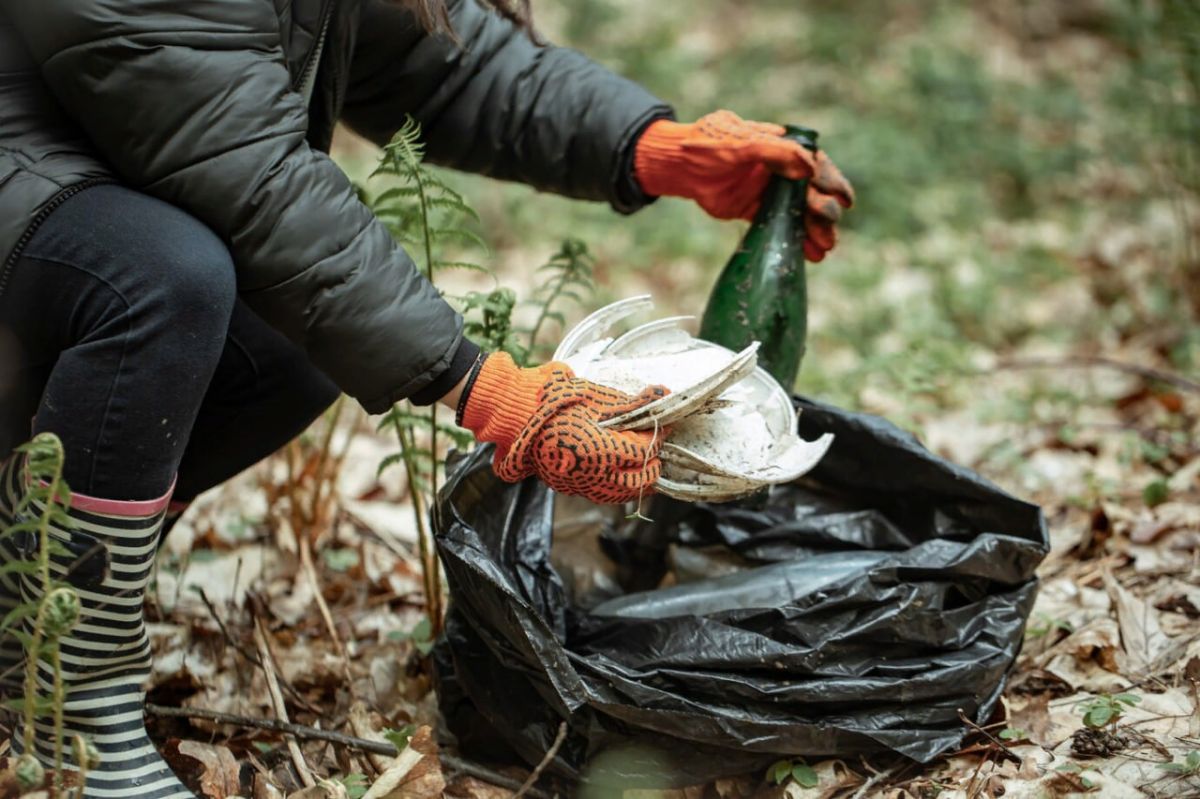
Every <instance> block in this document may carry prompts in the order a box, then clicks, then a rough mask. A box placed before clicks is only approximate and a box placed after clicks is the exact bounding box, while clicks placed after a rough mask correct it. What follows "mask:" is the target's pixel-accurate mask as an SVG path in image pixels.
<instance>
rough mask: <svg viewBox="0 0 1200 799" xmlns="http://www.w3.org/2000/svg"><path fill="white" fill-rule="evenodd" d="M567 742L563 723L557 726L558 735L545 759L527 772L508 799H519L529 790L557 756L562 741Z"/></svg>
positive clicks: (565, 728) (565, 727) (565, 724)
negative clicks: (523, 779) (519, 785)
mask: <svg viewBox="0 0 1200 799" xmlns="http://www.w3.org/2000/svg"><path fill="white" fill-rule="evenodd" d="M565 740H567V723H566V722H565V721H564V722H562V723H560V724H559V725H558V735H555V736H554V743H552V744H550V748H549V749H547V750H546V755H545V757H543V758H542V760H541V762H540V763H538V764H537V765H536V766H535V767H534V769H533V771H531V772H529V776H528V777H526V778H525V782H523V783H521V787H520V788H518V789H517V792H516V793H514V794H513V795H512V796H511V797H510V799H521V797H522V796H524V795H525V794H526V793H527V792H528V791H529V789H530V788H532V787H533V786H534V785H535V784H536V783H537V781H538V778H539V777H541V776H542V772H543V771H545V770H546V766H548V765H550V763H551V762H552V761H553V760H554V758H555V757H556V756H557V755H558V750H559V749H560V748H562V745H563V741H565Z"/></svg>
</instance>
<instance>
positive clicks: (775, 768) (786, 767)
mask: <svg viewBox="0 0 1200 799" xmlns="http://www.w3.org/2000/svg"><path fill="white" fill-rule="evenodd" d="M791 773H792V761H790V760H778V761H776V762H774V763H772V764H771V767H770V768H768V769H767V776H768V778H769V779H770V780H771V781H772V782H774V783H775V784H776V785H782V784H783V781H784V780H786V779H787V778H788V776H789V775H791Z"/></svg>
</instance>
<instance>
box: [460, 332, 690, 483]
mask: <svg viewBox="0 0 1200 799" xmlns="http://www.w3.org/2000/svg"><path fill="white" fill-rule="evenodd" d="M666 394H667V390H666V389H665V388H663V387H662V386H652V387H649V388H647V389H645V390H643V391H642V392H641V393H640V394H638V395H637V396H636V397H634V396H629V395H628V394H624V393H622V392H620V391H616V390H614V389H611V388H607V387H605V386H600V385H597V384H595V383H592V382H589V381H587V380H583V379H581V378H578V377H575V374H574V373H573V372H572V371H571V368H570V367H569V366H567V365H566V364H564V363H560V362H556V361H552V362H550V363H547V364H543V365H542V366H538V367H534V368H527V369H522V368H520V367H518V366H517V365H516V364H515V363H514V362H513V359H512V358H511V357H510V356H509V355H508V354H507V353H493V354H490V355H480V357H479V359H478V360H477V361H476V363H475V366H474V368H473V369H472V370H471V371H470V372H469V373H468V375H467V377H466V378H465V379H464V381H463V382H462V383H461V384H460V385H459V387H458V388H456V389H455V391H453V392H451V394H450V395H448V396H447V397H446V398H444V399H443V402H445V403H447V404H452V405H454V406H456V407H457V411H458V413H457V421H458V423H459V424H460V425H462V426H463V427H465V428H467V429H468V430H470V431H471V432H472V433H474V435H475V438H476V439H477V440H479V441H486V442H492V443H494V444H495V445H496V456H495V460H494V462H493V467H494V469H495V472H496V474H497V475H498V476H499V477H500V478H501V479H503V480H508V481H510V482H515V481H517V480H522V479H524V478H526V477H530V476H534V475H536V476H537V477H538V478H539V479H541V480H542V481H544V482H545V483H546V484H547V485H549V486H550V487H551V488H552V489H554V490H555V491H559V492H562V493H566V494H578V495H580V496H583V497H586V498H587V499H590V500H591V501H593V502H598V503H603V504H619V503H622V502H628V501H630V500H636V499H639V498H640V497H643V496H648V495H649V494H651V493H653V490H654V489H653V486H654V482H655V481H656V480H658V477H659V474H661V472H662V464H661V462H660V461H659V458H658V452H659V448H660V447H661V446H662V442H663V439H664V438H665V437H666V433H667V431H666V430H656V431H617V430H611V429H607V428H604V427H601V426H600V423H601V422H603V421H605V420H607V419H611V418H613V417H615V416H619V415H620V414H623V413H626V412H628V411H631V410H634V409H636V408H639V407H641V406H642V405H645V404H646V403H649V402H653V401H654V400H656V399H659V398H661V397H663V396H666Z"/></svg>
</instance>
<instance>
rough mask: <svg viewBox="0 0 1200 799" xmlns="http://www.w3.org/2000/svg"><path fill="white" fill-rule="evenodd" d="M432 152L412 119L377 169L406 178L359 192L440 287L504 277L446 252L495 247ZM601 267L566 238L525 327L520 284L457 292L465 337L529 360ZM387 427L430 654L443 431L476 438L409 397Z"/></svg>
mask: <svg viewBox="0 0 1200 799" xmlns="http://www.w3.org/2000/svg"><path fill="white" fill-rule="evenodd" d="M424 155H425V153H424V145H423V144H422V143H421V129H420V126H419V125H418V124H417V123H416V122H415V121H414V120H413V119H412V118H411V117H410V118H408V119H407V120H406V121H405V123H404V125H403V126H402V127H401V128H400V130H399V131H398V132H397V133H396V135H395V137H393V139H392V141H391V142H390V143H389V144H388V145H387V146H386V147H385V148H384V151H383V156H382V158H381V159H380V162H379V165H378V166H377V168H376V169H375V171H374V172H372V173H371V176H370V177H371V178H385V179H390V180H391V181H392V182H394V183H398V184H399V185H393V186H391V187H390V188H387V189H385V190H384V191H383V192H381V193H380V194H379V195H378V196H376V197H374V198H370V197H369V195H368V194H367V192H365V191H362V190H360V195H361V196H363V197H364V198H365V199H366V200H367V202H368V204H369V205H370V207H371V210H372V211H373V212H374V213H375V215H376V216H377V217H378V218H379V219H380V220H381V221H382V222H383V223H384V224H385V225H386V226H387V228H388V230H389V231H390V232H391V234H392V236H393V237H394V238H395V239H396V241H397V242H399V243H400V244H402V245H404V246H406V247H408V248H410V249H412V250H413V251H415V252H416V253H417V254H418V256H419V258H420V260H421V262H422V263H423V271H424V273H425V276H426V277H427V278H428V279H429V280H430V282H431V283H434V284H435V285H436V277H437V274H438V272H439V271H440V270H444V269H466V270H469V271H472V272H479V273H482V274H485V275H489V276H491V277H492V278H493V280H495V273H494V272H493V270H491V269H490V268H488V267H487V266H483V265H481V264H477V263H474V262H472V261H470V260H466V256H464V255H462V254H461V253H459V252H455V253H453V254H451V255H447V254H446V252H445V251H446V250H447V249H449V245H456V246H457V248H458V250H462V249H463V248H470V247H474V248H476V249H480V250H482V251H483V252H485V253H486V252H487V244H486V243H485V242H484V241H483V239H482V238H481V237H480V236H479V234H477V233H476V232H475V231H474V230H473V229H472V228H471V225H472V224H477V223H478V222H479V215H478V214H477V213H476V212H475V210H474V209H473V208H472V207H471V206H470V204H468V202H467V201H466V199H465V198H464V197H463V195H462V194H460V193H459V192H457V191H455V190H454V189H453V188H451V187H450V186H449V185H448V184H447V183H446V182H445V181H444V180H443V179H442V178H441V177H440V176H439V175H438V173H437V172H436V171H434V170H432V169H430V168H429V167H427V166H426V165H425V164H424ZM593 264H594V259H593V258H592V255H591V253H589V252H588V248H587V245H586V244H584V243H583V242H582V241H579V240H577V239H568V240H567V241H564V242H563V243H562V246H561V247H560V249H559V251H558V252H557V253H555V254H554V255H552V256H551V257H550V259H549V261H548V262H547V263H546V264H544V265H543V266H541V267H540V268H539V270H538V271H539V273H540V274H542V276H543V278H544V282H543V284H542V288H541V289H539V290H538V291H537V292H536V294H535V296H534V298H533V300H531V301H530V302H531V304H533V305H535V306H537V308H538V314H537V317H536V322H535V323H534V325H533V327H532V328H530V329H528V330H522V329H521V328H518V327H517V326H516V325H515V324H514V322H513V313H514V311H515V309H516V307H517V305H518V299H517V295H516V293H515V292H514V291H512V290H511V289H508V288H504V287H501V286H497V287H496V288H494V289H492V290H491V291H487V292H480V291H475V292H470V293H468V294H467V295H466V296H464V297H450V298H449V299H450V300H452V301H457V302H458V303H459V306H460V310H461V311H462V313H463V315H464V317H465V322H464V334H465V335H466V336H468V337H469V338H470V339H471V340H472V341H474V342H475V343H477V344H479V345H480V346H481V347H483V348H484V349H486V350H490V351H497V352H507V353H508V354H509V355H511V356H512V358H513V360H514V361H516V362H517V363H518V364H520V365H526V364H527V363H528V361H529V358H530V355H531V354H532V353H533V351H534V349H535V348H536V346H537V343H538V336H539V335H540V334H541V333H542V332H543V329H544V327H545V324H546V323H547V322H550V321H556V322H558V323H559V324H563V323H564V322H565V317H564V315H563V314H562V312H561V310H559V306H560V305H561V304H562V303H564V302H566V301H574V302H577V303H582V302H583V301H584V300H583V295H584V294H585V293H590V292H591V290H592V266H593ZM523 336H525V337H527V338H526V339H525V342H524V343H522V341H521V340H520V339H521V337H523ZM379 430H391V431H393V432H394V433H395V435H396V441H397V443H398V444H399V448H400V451H399V452H397V453H394V454H391V455H388V456H386V457H385V458H383V459H382V460H381V461H380V464H379V472H380V473H382V472H383V471H384V470H386V469H388V468H390V467H391V466H394V465H396V464H403V466H404V471H405V480H406V483H407V487H408V492H409V496H410V497H411V498H412V503H413V514H414V516H415V520H416V525H417V542H418V552H419V557H420V560H421V574H422V586H423V589H424V592H425V601H426V608H427V610H428V613H429V615H428V621H429V625H430V632H429V634H428V636H426V638H427V640H428V642H429V644H428V646H426V645H425V643H424V640H425V639H422V640H421V641H417V640H416V639H414V641H415V643H416V645H417V649H418V651H419V652H421V654H427V653H428V651H429V648H430V647H431V646H432V641H433V639H434V638H436V637H437V635H438V633H439V632H440V631H441V626H442V616H443V613H442V585H441V572H440V570H439V568H438V562H437V554H436V552H435V550H434V545H433V538H432V532H431V529H430V524H429V520H430V519H431V518H432V514H433V513H436V512H437V504H436V501H435V498H436V496H437V491H438V470H439V469H440V468H442V467H443V465H444V464H443V461H442V455H441V447H440V446H439V438H440V437H442V436H444V437H445V438H446V439H448V440H450V441H451V442H453V444H454V445H455V446H457V447H459V448H461V449H466V448H468V447H470V446H471V445H472V444H473V443H474V439H473V438H472V437H471V435H470V434H469V433H467V432H466V431H464V430H461V429H459V428H458V427H455V426H454V425H451V424H446V423H444V422H441V421H439V420H438V410H437V405H436V404H435V405H433V406H432V407H430V408H418V407H416V406H414V405H412V404H411V403H409V402H401V403H397V404H396V405H395V406H393V407H392V408H391V410H389V411H388V412H387V413H386V414H384V416H383V417H382V418H381V419H380V422H379Z"/></svg>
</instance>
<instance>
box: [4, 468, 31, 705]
mask: <svg viewBox="0 0 1200 799" xmlns="http://www.w3.org/2000/svg"><path fill="white" fill-rule="evenodd" d="M21 462H22V456H20V455H17V454H15V453H14V454H12V455H10V456H9V457H8V460H6V461H4V462H3V463H0V532H3V531H5V530H7V529H8V528H9V527H10V526H11V525H12V523H13V514H14V513H15V512H16V507H17V500H18V494H17V492H16V485H17V483H16V482H15V480H14V478H15V477H16V476H17V475H18V474H19V473H20V469H19V468H18V464H20V463H21ZM16 559H17V552H16V550H15V549H14V548H13V543H12V541H11V539H10V537H9V536H0V567H2V566H4V565H5V564H8V563H12V562H13V561H15V560H16ZM20 596H21V593H20V587H19V586H18V584H17V576H16V575H15V574H4V573H3V571H0V621H3V620H4V619H5V618H6V617H7V616H8V614H9V613H10V612H11V611H12V609H13V608H15V607H16V606H17V605H18V604H20V601H21V600H20ZM24 663H25V653H24V652H23V651H22V650H21V644H20V642H18V641H17V638H16V636H14V635H13V634H12V632H11V631H0V698H3V699H15V698H17V697H20V696H21V676H22V673H23V669H24Z"/></svg>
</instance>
